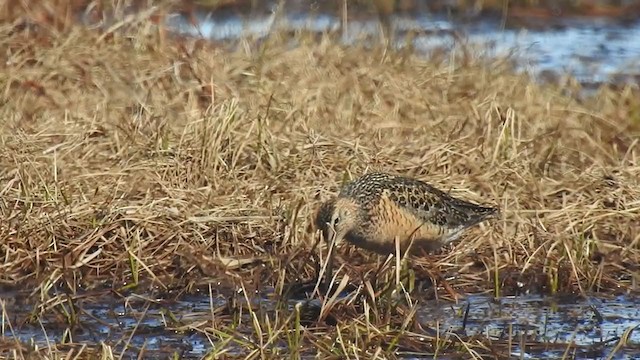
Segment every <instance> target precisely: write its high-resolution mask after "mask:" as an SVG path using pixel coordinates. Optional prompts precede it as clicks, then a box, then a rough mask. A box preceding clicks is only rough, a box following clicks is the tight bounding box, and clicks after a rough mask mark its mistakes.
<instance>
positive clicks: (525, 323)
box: [0, 293, 640, 359]
mask: <svg viewBox="0 0 640 360" xmlns="http://www.w3.org/2000/svg"><path fill="white" fill-rule="evenodd" d="M15 296H16V294H15V293H14V294H9V293H4V294H0V300H1V301H2V303H3V304H4V309H5V314H7V315H8V317H7V318H5V320H4V326H3V334H2V337H3V339H2V340H3V341H5V342H6V341H14V340H16V339H17V340H20V341H22V342H23V343H26V344H29V343H31V344H33V345H38V346H39V347H40V348H43V347H46V346H47V342H55V343H61V342H63V341H64V340H65V339H67V340H68V339H71V340H72V341H71V342H73V343H76V344H83V343H86V344H97V343H100V342H104V343H105V344H108V345H111V346H112V347H113V349H114V350H115V351H114V353H115V354H117V355H120V354H123V355H125V358H129V357H130V356H136V355H138V354H140V352H141V351H142V349H144V354H145V356H154V357H157V356H161V357H165V356H170V355H173V354H176V355H179V356H180V357H181V358H200V357H202V356H204V355H206V354H207V353H209V352H210V351H212V349H214V347H215V348H216V349H217V351H220V350H222V349H224V350H226V353H227V354H229V355H232V354H236V355H246V354H247V353H248V352H250V351H251V350H250V349H249V350H248V349H246V348H245V347H244V346H242V345H240V344H238V343H237V342H234V341H230V342H228V343H224V344H223V343H222V342H220V338H219V337H218V336H217V335H216V333H215V331H213V330H211V329H212V325H211V324H212V323H213V322H212V320H213V319H216V318H218V321H217V322H216V323H217V324H222V323H224V324H226V325H227V326H230V328H233V330H234V331H230V330H229V328H228V329H225V328H224V327H223V325H217V326H218V330H219V331H222V332H225V333H228V334H229V336H232V337H233V336H235V337H236V338H237V339H238V340H239V341H246V340H245V339H247V338H251V337H252V333H253V331H252V328H251V325H250V324H251V318H250V316H249V314H248V312H247V311H246V310H245V311H244V312H243V314H242V315H240V317H241V319H240V321H239V322H240V323H244V324H245V325H240V326H237V327H232V325H231V323H232V321H231V320H230V319H231V318H232V317H230V315H229V314H226V315H225V313H224V312H219V310H218V311H216V312H215V314H213V315H212V309H221V308H225V305H227V304H226V301H227V300H226V299H229V296H222V295H220V296H218V295H214V296H213V297H210V296H208V295H204V294H203V295H188V296H182V297H180V298H179V299H178V300H172V301H168V300H162V299H153V298H152V297H147V296H138V295H130V296H129V297H127V298H115V297H111V296H109V295H106V294H105V295H103V296H98V297H88V298H86V299H85V300H83V301H78V304H79V305H80V306H79V307H78V320H79V321H78V324H79V325H77V326H76V327H75V328H74V329H73V330H72V331H71V332H67V326H65V325H63V321H61V317H60V316H52V315H48V316H43V317H41V318H40V320H39V321H31V322H28V321H26V320H27V319H28V315H29V314H30V313H32V314H36V313H38V312H37V311H34V308H33V306H27V305H25V304H24V303H21V302H20V301H14V300H15ZM150 298H151V300H150ZM254 301H255V302H254ZM293 305H294V302H293V301H290V302H288V303H285V307H287V308H288V309H289V310H291V309H292V308H293ZM252 306H253V307H254V308H260V309H262V310H261V311H263V312H264V313H263V314H268V313H270V312H272V311H273V310H274V309H275V308H280V309H282V303H276V302H275V301H273V300H267V296H266V295H265V296H263V297H256V298H255V300H252ZM467 309H468V310H467ZM47 313H48V314H52V313H54V312H53V311H47ZM172 314H173V315H174V316H175V317H173V318H172ZM7 315H5V316H7ZM281 316H283V315H282V314H281ZM285 316H286V315H285ZM223 318H224V319H226V320H225V321H222V322H221V321H220V319H223ZM417 319H418V321H419V322H420V323H421V324H422V326H423V327H424V328H427V329H432V331H433V329H436V328H437V329H439V331H440V336H441V337H447V336H454V335H452V334H453V333H454V332H455V333H456V334H458V335H461V336H474V335H480V336H481V337H482V338H486V337H489V338H490V339H492V340H493V341H496V342H497V341H502V343H507V341H508V340H509V339H511V348H510V351H511V353H512V355H513V356H515V357H519V358H525V359H527V358H559V357H561V356H562V354H563V353H564V352H565V351H566V350H567V347H568V346H569V344H574V345H575V348H572V349H571V351H570V353H571V354H575V355H576V357H575V358H581V359H599V358H606V357H607V356H611V358H612V359H632V358H639V357H640V328H638V329H636V330H635V331H631V332H630V333H629V331H630V330H631V329H634V328H636V327H640V299H633V298H626V297H615V298H604V297H600V298H598V297H591V298H588V299H586V300H576V299H575V297H572V299H571V300H569V299H561V298H554V297H547V298H540V297H532V296H527V297H508V298H502V299H500V300H494V299H492V298H489V297H485V296H470V297H468V298H466V299H464V300H463V301H461V302H460V303H459V304H453V303H449V302H443V301H440V302H426V303H423V306H422V307H421V311H420V312H419V313H418V315H417ZM345 321H349V320H345ZM9 323H10V324H11V327H9V326H8V324H9ZM236 323H238V321H237V320H236ZM202 328H208V329H209V333H208V334H204V333H203V332H201V331H198V330H195V329H202ZM625 332H627V335H628V336H627V338H626V342H627V345H626V346H623V347H621V348H619V349H616V346H617V345H618V343H619V341H620V339H621V338H622V337H624V336H625ZM234 333H235V335H234ZM429 335H432V333H431V334H429ZM124 349H126V350H124ZM614 349H615V350H614ZM282 350H283V351H285V353H286V346H285V347H284V348H283V349H282ZM397 355H398V356H400V357H403V358H412V356H410V355H409V354H402V353H398V354H397ZM445 358H446V357H445Z"/></svg>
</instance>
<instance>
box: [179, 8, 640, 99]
mask: <svg viewBox="0 0 640 360" xmlns="http://www.w3.org/2000/svg"><path fill="white" fill-rule="evenodd" d="M276 14H278V12H274V13H273V14H272V15H254V16H248V15H242V14H237V13H228V12H224V13H222V14H217V15H216V14H215V13H214V14H206V13H198V14H196V16H195V19H196V22H195V24H194V23H193V22H192V21H187V20H186V19H185V18H184V17H181V16H175V17H173V18H170V19H169V20H168V24H169V26H170V28H171V29H173V30H174V31H176V32H178V33H181V34H188V35H192V36H200V37H204V38H206V39H210V40H214V41H232V40H236V39H238V38H242V37H262V36H266V35H267V34H269V33H270V32H272V31H273V30H274V29H280V30H285V31H289V32H295V31H298V30H301V29H304V30H307V31H313V32H318V33H322V32H337V33H339V34H340V36H341V39H342V41H343V42H344V43H346V44H355V43H372V42H375V41H380V40H379V39H380V38H379V36H380V34H381V27H380V21H379V19H378V17H369V18H362V19H351V20H349V21H348V22H346V26H344V27H343V26H342V25H343V21H342V20H341V19H340V18H339V17H337V16H335V15H331V14H322V13H315V14H313V15H312V14H308V13H299V12H288V13H287V12H284V13H279V15H276ZM638 19H640V17H639V18H638ZM545 21H546V20H537V21H536V22H534V23H533V25H532V24H531V21H529V25H532V26H530V27H528V28H527V27H523V26H524V25H522V23H521V24H520V25H517V26H512V27H505V24H504V23H503V21H501V19H499V18H495V17H487V18H476V19H475V20H473V21H468V20H466V21H456V20H452V19H451V18H449V17H447V16H446V15H437V14H421V15H417V16H407V15H393V16H390V17H389V23H390V26H391V29H392V33H393V34H395V36H394V37H393V39H394V40H393V44H394V46H396V47H398V48H400V47H403V46H406V45H407V42H406V38H407V37H406V35H407V34H408V33H410V32H411V33H415V37H414V38H413V40H412V41H411V43H410V44H411V45H412V46H413V47H414V49H415V51H417V52H419V53H423V54H425V55H428V54H429V53H436V52H437V53H443V52H444V53H451V52H452V51H457V52H458V53H461V52H462V51H467V52H468V53H470V54H472V56H477V57H485V58H487V59H491V58H494V57H505V56H508V57H509V58H510V59H513V60H514V61H515V64H516V68H517V69H518V70H519V71H522V72H526V73H528V74H530V75H531V76H533V77H534V78H535V79H536V80H539V81H551V82H556V81H558V80H559V79H560V78H561V77H562V76H564V75H570V76H572V77H573V78H575V79H576V80H577V81H578V82H580V83H581V84H582V85H583V86H584V87H586V88H595V87H597V86H599V85H601V84H602V83H609V84H614V85H617V86H624V85H625V84H635V85H637V84H638V83H640V20H638V21H628V20H627V21H619V20H617V19H611V18H604V17H581V18H578V17H574V18H565V19H562V20H560V19H554V20H553V22H551V21H547V25H548V26H544V22H545Z"/></svg>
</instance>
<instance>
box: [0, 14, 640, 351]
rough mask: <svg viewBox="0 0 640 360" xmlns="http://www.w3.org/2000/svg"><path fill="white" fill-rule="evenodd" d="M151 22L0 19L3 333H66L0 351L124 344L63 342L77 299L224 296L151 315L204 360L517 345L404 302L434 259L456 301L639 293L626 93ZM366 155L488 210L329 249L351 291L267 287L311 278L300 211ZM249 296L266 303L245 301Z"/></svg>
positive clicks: (637, 171) (314, 270)
mask: <svg viewBox="0 0 640 360" xmlns="http://www.w3.org/2000/svg"><path fill="white" fill-rule="evenodd" d="M141 16H142V15H141ZM146 16H149V14H147V15H146ZM147 20H148V19H145V18H138V19H137V20H136V21H130V22H127V23H122V24H119V25H120V26H114V27H112V29H115V30H113V31H109V30H105V31H97V30H89V29H86V28H82V27H79V26H74V25H72V26H69V27H68V28H65V29H64V30H62V31H58V30H54V29H47V28H46V27H44V26H37V25H35V26H31V25H30V26H25V24H21V23H19V22H14V23H8V22H7V23H4V24H3V25H2V26H1V27H0V42H1V45H0V48H2V49H5V50H3V51H2V52H1V53H0V57H2V58H1V60H2V63H3V64H5V65H4V67H3V69H2V70H1V71H0V85H1V87H0V89H2V92H1V93H0V101H1V102H2V106H1V107H0V118H1V119H2V121H1V122H0V141H1V145H2V152H1V153H0V212H1V215H0V216H1V219H2V220H1V222H0V255H1V256H2V259H3V262H2V264H0V284H1V286H2V288H3V289H4V290H5V291H14V290H18V289H21V290H25V289H26V290H27V294H26V295H24V296H23V297H21V298H20V299H19V300H17V301H21V302H25V303H29V304H32V311H31V312H30V314H27V315H28V316H27V317H26V318H24V317H23V316H20V317H16V316H8V314H9V313H10V311H9V310H8V307H9V308H11V304H7V303H6V302H5V301H3V302H2V310H3V316H2V318H3V321H2V329H3V334H5V333H4V332H5V331H6V330H5V329H10V328H12V327H15V326H17V325H19V324H22V323H35V324H37V323H38V322H39V321H41V319H45V318H48V319H51V318H54V319H56V323H57V324H58V325H59V329H57V330H56V329H54V330H52V329H51V328H49V329H45V330H46V331H45V333H47V331H49V332H51V331H58V330H60V331H64V332H65V333H67V334H69V336H66V337H65V338H66V340H65V341H62V342H59V343H57V342H56V341H53V340H51V341H47V344H48V346H47V347H45V348H43V347H42V346H41V345H40V346H38V345H35V344H26V343H23V342H21V341H19V340H18V339H17V338H12V337H11V336H6V337H3V338H2V343H1V344H0V348H4V349H9V350H7V352H6V353H7V354H9V356H12V357H14V358H24V357H28V356H49V357H54V358H55V357H59V358H61V357H65V356H71V355H73V356H82V357H94V358H95V357H99V358H105V359H106V358H117V357H120V356H121V354H124V353H122V351H124V349H126V348H127V347H128V346H127V344H128V343H129V342H128V339H127V338H123V339H122V340H120V344H119V345H120V347H119V348H118V349H116V346H115V345H113V344H111V345H110V344H98V343H96V344H86V343H77V342H74V341H73V336H72V333H73V329H75V328H76V327H77V326H81V324H79V323H78V319H79V318H78V313H79V312H82V311H83V310H82V306H83V303H84V302H85V301H86V299H89V298H95V299H99V298H100V297H104V296H106V295H109V296H115V297H116V298H122V299H126V301H127V302H129V300H131V299H133V298H135V297H136V296H137V295H136V294H139V293H149V294H153V296H149V298H147V301H152V300H151V299H152V298H162V297H171V298H179V297H180V296H181V295H183V294H187V293H192V292H196V291H204V292H205V293H209V294H211V298H212V299H213V298H214V296H215V295H216V294H224V296H226V298H227V300H228V301H226V303H225V305H223V306H219V305H216V304H214V303H213V302H212V303H211V308H210V313H209V314H208V316H207V320H203V321H196V320H195V319H194V321H193V322H191V323H190V322H189V321H188V319H189V317H186V318H183V316H186V315H188V314H169V313H166V316H167V323H166V326H167V328H168V329H179V330H181V331H194V332H198V333H202V334H204V335H206V336H207V337H208V338H209V341H210V342H211V344H212V350H211V351H212V353H211V354H210V355H211V356H212V357H214V355H217V356H228V357H243V358H244V357H247V358H277V357H278V356H281V355H283V354H288V355H291V356H293V357H304V356H309V355H314V354H320V356H322V357H326V358H329V357H362V356H364V357H367V358H376V357H377V358H389V357H391V358H393V357H396V356H399V355H398V354H401V353H414V354H434V353H436V354H441V355H442V354H447V353H448V354H455V353H458V354H464V356H463V357H466V358H468V357H469V356H472V357H476V358H479V357H480V356H481V355H482V354H493V355H494V356H498V357H506V356H508V354H509V352H510V351H511V344H512V343H519V344H520V343H523V342H525V340H526V339H516V338H511V337H510V338H509V341H508V342H507V341H502V342H500V341H498V342H496V341H492V340H490V339H480V338H469V337H465V336H462V335H459V334H452V333H444V332H440V331H436V332H435V333H432V332H429V331H427V329H426V328H425V326H423V324H420V323H419V322H418V321H417V320H416V317H415V314H416V312H417V311H418V306H419V303H420V301H422V299H432V298H436V297H438V298H445V299H450V298H449V297H448V295H447V292H446V291H444V289H443V288H442V286H438V287H430V288H429V287H428V288H427V289H426V290H420V289H416V282H417V281H418V279H425V278H427V279H428V278H431V277H432V275H433V274H434V273H435V272H438V273H440V274H441V277H442V278H446V281H447V283H448V284H449V286H451V287H452V288H454V289H455V290H456V292H458V293H460V294H467V293H479V292H486V293H490V294H493V295H495V296H497V297H499V296H505V295H513V294H520V293H540V294H551V293H560V294H574V295H583V294H587V293H591V292H603V293H607V294H619V293H626V292H634V293H637V281H638V277H639V272H638V271H639V269H638V265H637V264H638V263H639V261H640V231H639V229H640V217H639V216H638V214H640V190H639V189H640V188H639V185H640V184H639V180H638V179H640V165H638V138H639V137H638V135H640V125H639V124H640V120H639V119H638V108H639V107H640V104H639V103H638V99H639V98H640V97H638V92H637V89H633V88H626V89H623V90H622V91H617V92H614V91H610V90H607V89H602V90H601V91H600V92H599V94H598V96H596V97H594V98H593V99H590V100H588V101H584V102H580V101H578V100H575V99H572V98H570V97H567V96H565V95H563V94H564V93H565V92H567V91H570V92H575V91H576V90H577V89H576V88H568V89H567V88H563V89H559V88H553V87H543V86H540V85H538V84H534V83H532V82H531V81H530V80H529V79H528V78H527V77H525V76H520V75H515V74H513V72H512V71H511V69H510V67H509V65H508V61H503V60H494V61H487V60H486V59H473V58H469V57H468V56H467V57H466V58H465V59H458V58H456V57H450V58H448V59H446V61H437V60H434V59H427V58H421V57H419V56H416V55H412V54H411V53H409V52H403V51H391V50H390V49H388V48H384V47H380V46H377V45H376V46H373V47H365V46H352V47H344V46H341V45H339V44H338V42H337V41H335V39H334V35H332V34H326V35H324V36H322V37H321V38H320V39H317V36H315V35H309V34H305V33H300V34H296V35H295V36H296V37H297V38H296V40H297V42H298V43H299V46H297V47H291V46H289V43H288V41H289V39H288V38H287V37H286V36H281V35H278V34H274V35H273V36H270V37H268V38H267V39H263V40H261V41H260V42H252V41H249V40H243V41H241V42H239V43H238V44H237V46H235V47H234V48H233V49H229V48H228V47H226V46H222V45H216V44H210V43H207V42H205V41H203V40H196V39H185V38H179V37H173V36H167V34H166V33H165V32H163V31H161V30H159V29H157V28H156V27H155V26H154V25H152V22H150V21H147ZM471 53H473V52H471ZM575 86H577V85H575ZM374 169H376V170H384V171H390V172H395V173H400V174H404V175H409V176H415V177H418V178H421V179H425V180H427V181H429V182H431V183H433V184H434V185H436V186H437V187H439V188H441V189H443V190H447V191H450V192H451V193H452V194H453V195H456V196H461V197H465V198H467V199H470V200H474V201H478V202H485V203H493V204H497V205H499V206H500V207H501V209H502V213H503V217H502V218H501V219H499V220H497V221H493V222H490V223H486V224H482V225H481V226H479V227H477V228H476V229H474V230H473V231H471V232H470V234H468V235H467V236H465V237H464V238H463V239H462V241H461V242H459V243H458V244H456V245H454V246H452V247H450V248H447V249H444V250H443V251H441V252H439V253H438V254H434V255H433V256H430V257H426V258H414V259H410V261H406V262H405V261H404V260H403V261H402V262H400V260H399V259H398V260H397V261H396V259H395V258H389V259H386V260H385V259H383V258H381V257H378V256H376V255H372V254H368V253H366V252H364V251H362V250H359V249H355V248H352V247H349V246H341V247H338V248H337V249H336V251H337V254H336V255H337V260H336V262H337V265H338V266H341V268H340V270H339V271H338V274H337V279H336V280H337V282H336V286H339V287H340V288H341V289H344V288H346V287H347V285H348V284H347V283H354V284H355V286H356V291H355V292H354V293H353V294H352V295H351V296H348V297H346V298H339V297H337V296H335V297H325V298H323V299H322V301H323V304H322V305H321V306H320V310H318V309H313V307H311V308H308V307H304V306H302V303H299V304H298V305H295V306H294V307H291V306H290V303H289V302H287V301H285V300H284V299H282V298H281V296H280V295H282V294H283V293H284V289H286V288H287V287H288V286H290V285H291V284H295V283H304V282H309V281H314V280H315V279H317V276H318V270H319V269H320V264H321V263H322V261H323V259H324V256H325V255H324V253H322V251H324V247H323V246H317V240H318V237H317V236H318V235H317V234H316V233H314V229H313V227H312V225H311V224H312V222H313V221H312V218H313V215H314V212H315V209H316V208H317V205H318V204H319V203H320V202H321V201H323V200H325V199H327V198H328V197H329V196H331V195H332V194H334V193H335V192H336V191H337V189H338V188H339V186H340V185H341V184H342V183H344V181H346V180H348V179H350V178H353V177H355V176H358V175H360V174H362V173H363V172H366V171H370V170H374ZM340 281H342V283H341V282H340ZM436 283H437V284H438V285H440V283H439V282H437V281H436ZM212 284H214V285H212ZM266 289H271V290H270V291H272V293H271V295H270V296H271V297H273V298H274V299H275V300H276V304H277V305H276V306H275V309H265V308H264V307H261V306H259V305H255V304H256V301H258V302H259V300H260V299H262V298H263V297H264V296H265V295H264V293H265V290H266ZM131 306H133V305H131ZM138 309H139V308H138ZM309 309H311V310H309ZM306 310H307V311H310V312H311V313H312V316H311V318H310V319H309V318H308V316H309V314H308V313H305V311H306ZM305 316H306V317H307V318H305ZM314 317H315V318H314ZM318 317H319V318H320V319H321V320H322V321H316V320H317V318H318ZM329 318H331V319H333V320H332V321H334V322H335V324H334V325H335V326H331V325H327V323H326V322H325V321H324V320H326V319H329ZM178 319H181V320H178ZM185 319H186V320H185ZM43 328H44V327H43ZM532 346H535V344H534V345H532ZM563 346H568V348H567V349H568V350H567V351H569V349H570V348H572V347H571V345H570V344H569V345H567V344H564V345H563ZM287 347H288V350H287Z"/></svg>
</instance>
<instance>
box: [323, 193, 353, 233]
mask: <svg viewBox="0 0 640 360" xmlns="http://www.w3.org/2000/svg"><path fill="white" fill-rule="evenodd" d="M357 218H358V206H357V204H356V203H355V202H353V200H350V199H346V198H337V199H336V198H334V199H331V200H329V201H327V202H325V203H324V204H322V205H321V206H320V209H319V210H318V213H317V214H316V227H317V228H318V229H320V230H322V235H323V238H324V240H325V241H327V242H331V239H332V238H333V237H334V236H335V243H336V244H337V243H338V242H339V241H341V240H342V239H344V237H345V236H346V235H347V233H348V232H349V231H351V230H353V229H354V228H355V227H356V221H357Z"/></svg>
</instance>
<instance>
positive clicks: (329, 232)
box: [315, 172, 500, 283]
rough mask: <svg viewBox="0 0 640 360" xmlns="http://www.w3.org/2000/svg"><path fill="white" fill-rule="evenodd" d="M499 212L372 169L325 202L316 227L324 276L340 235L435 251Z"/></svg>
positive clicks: (385, 248) (378, 248)
mask: <svg viewBox="0 0 640 360" xmlns="http://www.w3.org/2000/svg"><path fill="white" fill-rule="evenodd" d="M499 214H500V210H499V208H498V207H494V206H482V205H478V204H475V203H472V202H468V201H465V200H462V199H459V198H456V197H453V196H451V195H449V194H447V193H446V192H444V191H441V190H439V189H437V188H435V187H434V186H432V185H430V184H428V183H426V182H424V181H421V180H418V179H415V178H410V177H405V176H400V175H394V174H390V173H384V172H370V173H366V174H364V175H362V176H360V177H359V178H357V179H355V180H352V181H351V182H348V183H346V184H345V185H344V186H343V187H342V188H341V189H340V192H339V193H338V195H337V196H335V197H332V198H331V199H329V200H327V201H325V202H323V203H322V204H321V205H320V207H319V208H318V210H317V212H316V215H315V226H316V228H317V229H319V230H321V233H322V237H323V238H324V240H325V241H328V242H329V243H330V250H329V255H328V256H327V265H326V273H325V275H326V278H325V283H328V282H329V281H330V280H331V277H332V267H333V261H332V259H333V256H332V253H333V251H332V250H333V246H335V245H336V244H338V243H339V242H341V241H342V240H343V239H344V240H347V242H349V243H351V244H353V245H355V246H356V247H360V248H363V249H365V250H368V251H371V252H373V253H377V254H379V255H389V254H395V253H396V239H397V241H398V243H399V244H398V245H399V249H400V252H401V254H405V253H406V252H408V253H409V254H411V255H416V254H420V253H425V252H427V253H428V252H433V251H434V250H437V249H439V248H440V247H442V246H443V245H446V244H449V243H451V242H453V241H455V240H457V239H458V238H459V237H460V236H461V235H462V234H463V233H464V231H465V230H467V229H469V228H471V227H473V226H475V225H477V224H479V223H481V222H483V221H485V220H488V219H490V218H493V217H497V216H498V215H499Z"/></svg>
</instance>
